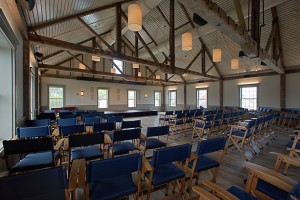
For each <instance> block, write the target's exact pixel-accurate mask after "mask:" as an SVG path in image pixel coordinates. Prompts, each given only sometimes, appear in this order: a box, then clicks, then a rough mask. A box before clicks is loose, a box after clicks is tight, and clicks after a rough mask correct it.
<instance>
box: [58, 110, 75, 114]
mask: <svg viewBox="0 0 300 200" xmlns="http://www.w3.org/2000/svg"><path fill="white" fill-rule="evenodd" d="M58 113H59V114H61V113H68V114H72V113H73V112H72V111H71V110H59V111H58Z"/></svg>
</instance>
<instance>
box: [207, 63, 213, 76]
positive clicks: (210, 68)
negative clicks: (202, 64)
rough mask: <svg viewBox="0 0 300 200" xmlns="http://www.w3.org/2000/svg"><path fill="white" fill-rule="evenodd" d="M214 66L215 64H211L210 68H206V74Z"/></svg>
mask: <svg viewBox="0 0 300 200" xmlns="http://www.w3.org/2000/svg"><path fill="white" fill-rule="evenodd" d="M213 67H214V65H213V64H212V65H211V66H210V68H208V69H207V70H206V72H205V73H206V74H207V73H208V72H209V71H210V70H211V69H212V68H213Z"/></svg>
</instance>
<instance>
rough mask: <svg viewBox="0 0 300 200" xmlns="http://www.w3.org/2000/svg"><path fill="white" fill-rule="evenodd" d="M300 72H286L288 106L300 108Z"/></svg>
mask: <svg viewBox="0 0 300 200" xmlns="http://www.w3.org/2000/svg"><path fill="white" fill-rule="evenodd" d="M299 83H300V73H294V74H286V107H287V108H300V91H299Z"/></svg>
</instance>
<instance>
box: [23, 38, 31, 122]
mask: <svg viewBox="0 0 300 200" xmlns="http://www.w3.org/2000/svg"><path fill="white" fill-rule="evenodd" d="M29 48H30V45H29V41H28V40H24V41H23V115H24V117H25V119H30V112H29V109H30V84H29V81H30V79H29V77H30V57H29V56H30V49H29Z"/></svg>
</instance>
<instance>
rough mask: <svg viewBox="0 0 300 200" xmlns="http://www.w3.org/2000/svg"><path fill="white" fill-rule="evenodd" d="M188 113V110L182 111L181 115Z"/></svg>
mask: <svg viewBox="0 0 300 200" xmlns="http://www.w3.org/2000/svg"><path fill="white" fill-rule="evenodd" d="M189 112H190V111H189V110H183V111H182V113H185V114H187V113H189Z"/></svg>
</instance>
